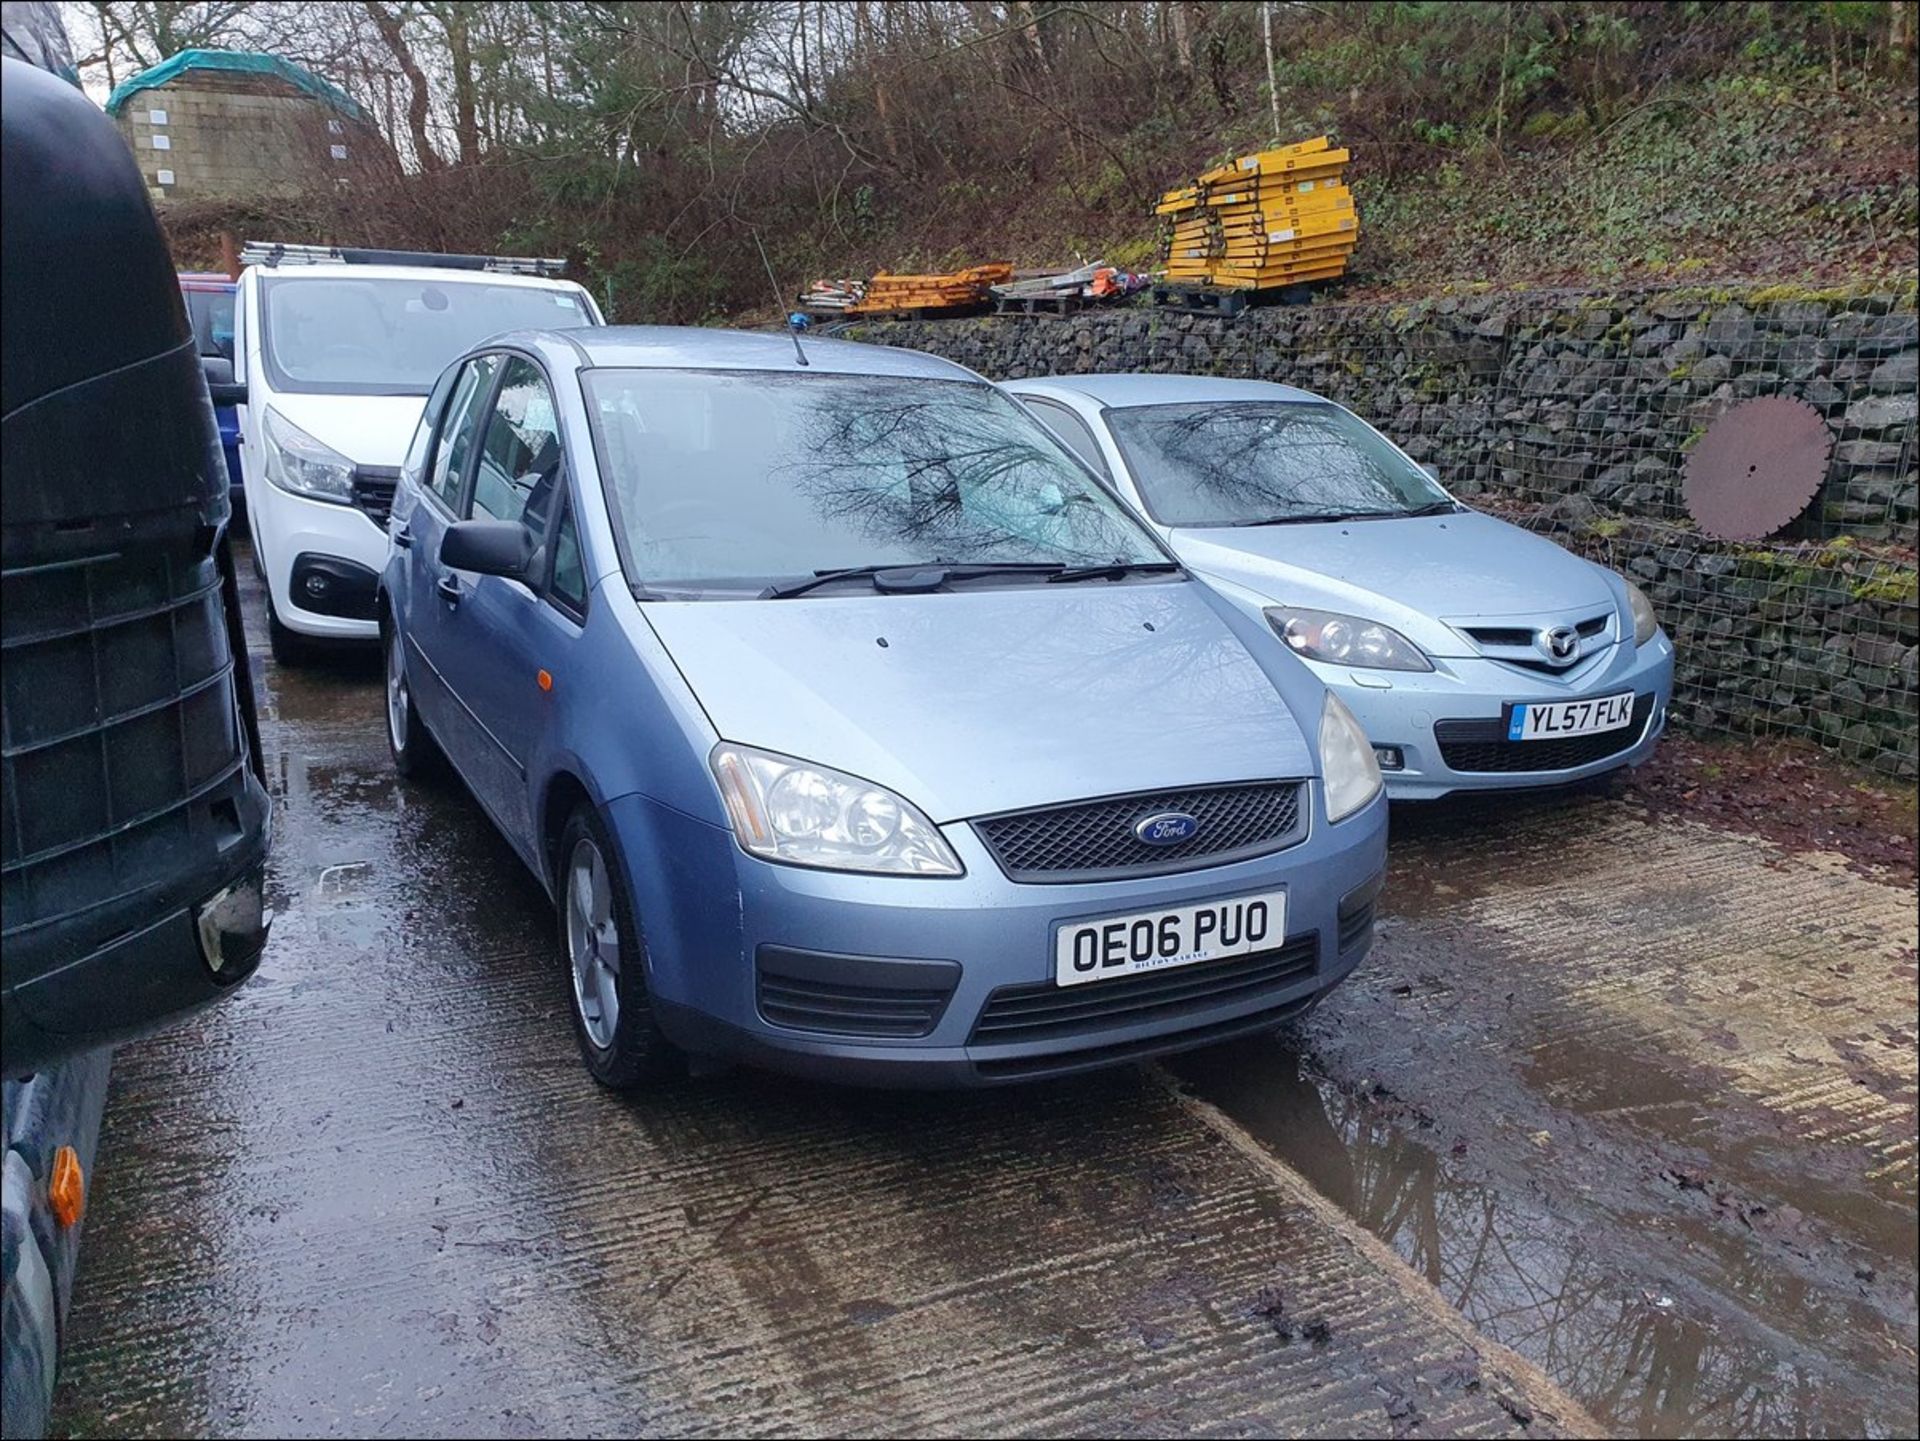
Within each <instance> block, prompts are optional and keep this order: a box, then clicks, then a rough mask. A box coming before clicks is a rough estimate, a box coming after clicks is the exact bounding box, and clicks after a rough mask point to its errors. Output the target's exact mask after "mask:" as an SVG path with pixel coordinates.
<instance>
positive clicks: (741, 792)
mask: <svg viewBox="0 0 1920 1441" xmlns="http://www.w3.org/2000/svg"><path fill="white" fill-rule="evenodd" d="M710 761H711V763H712V766H713V777H714V779H715V780H716V781H718V782H719V784H720V799H721V800H722V801H723V802H724V803H725V805H726V808H727V816H728V818H729V819H730V820H731V821H732V822H733V833H734V835H735V836H736V837H737V838H738V839H739V842H740V848H741V849H742V850H744V851H746V852H747V854H749V855H755V856H759V857H761V858H762V859H764V860H769V861H787V862H789V863H791V864H793V865H796V866H819V867H820V868H822V869H823V870H833V871H871V872H878V873H881V874H885V875H905V876H959V875H965V874H966V867H964V866H962V865H961V864H960V858H959V857H958V856H956V855H955V854H954V853H953V848H952V847H951V846H949V845H948V844H947V842H946V838H945V837H944V836H942V835H941V834H940V832H939V830H938V829H937V828H936V827H935V826H934V824H933V822H932V821H930V820H928V819H927V818H926V817H925V816H923V815H921V814H920V812H919V811H917V810H916V809H914V807H913V806H912V804H911V803H909V802H907V801H905V800H902V799H901V798H900V797H899V796H897V795H895V794H894V793H893V792H892V791H890V790H884V789H882V788H881V787H879V786H876V785H873V784H871V783H869V782H867V781H863V780H860V779H858V778H857V777H855V776H850V775H843V774H841V773H840V772H839V771H830V770H828V769H827V768H826V767H825V766H812V765H808V764H806V763H805V762H804V761H796V760H791V759H789V758H788V757H786V756H779V755H774V754H772V753H771V752H769V751H761V750H754V749H752V748H750V747H748V746H736V745H729V744H727V743H726V742H724V741H723V742H722V743H721V744H719V745H717V746H715V747H714V748H713V755H712V756H711V757H710Z"/></svg>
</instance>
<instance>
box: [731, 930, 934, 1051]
mask: <svg viewBox="0 0 1920 1441" xmlns="http://www.w3.org/2000/svg"><path fill="white" fill-rule="evenodd" d="M755 973H756V982H757V984H756V987H755V989H756V992H757V995H756V1000H757V1001H758V1003H759V1007H760V1016H761V1019H762V1020H764V1021H766V1022H767V1023H768V1024H769V1025H774V1026H785V1027H787V1028H788V1029H790V1030H795V1031H817V1032H819V1033H821V1034H823V1035H835V1036H874V1037H892V1038H907V1037H913V1036H925V1035H929V1034H931V1033H932V1031H933V1028H934V1027H935V1026H936V1025H938V1024H939V1022H940V1017H941V1015H942V1014H943V1013H944V1012H945V1011H946V1009H947V1001H948V1000H949V999H950V998H951V997H952V995H953V988H954V985H955V984H956V983H957V982H958V981H959V979H960V967H959V966H958V965H957V964H955V963H954V962H952V961H918V962H916V961H887V960H878V959H868V958H863V957H859V956H827V955H820V954H816V953H813V952H808V951H795V950H790V949H788V948H786V947H782V946H763V947H761V949H760V953H759V958H758V964H757V966H756V968H755Z"/></svg>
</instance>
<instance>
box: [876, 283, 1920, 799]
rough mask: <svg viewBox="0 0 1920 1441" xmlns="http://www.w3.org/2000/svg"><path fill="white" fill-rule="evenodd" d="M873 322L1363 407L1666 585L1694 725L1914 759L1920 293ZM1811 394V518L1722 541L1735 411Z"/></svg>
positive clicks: (894, 334) (1507, 497)
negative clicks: (1717, 423)
mask: <svg viewBox="0 0 1920 1441" xmlns="http://www.w3.org/2000/svg"><path fill="white" fill-rule="evenodd" d="M847 334H849V335H850V336H851V337H853V338H857V339H864V340H870V341H875V342H879V343H882V344H889V345H904V346H909V347H911V348H914V349H919V350H929V351H933V352H935V353H937V354H940V355H945V356H947V357H949V358H951V359H953V360H957V361H959V362H960V363H962V364H964V365H968V366H971V367H973V368H974V369H975V370H978V371H980V372H982V373H983V374H985V375H988V376H991V377H993V378H994V379H1011V378H1017V377H1021V376H1034V375H1049V374H1060V373H1068V372H1076V371H1081V372H1084V371H1105V370H1151V371H1171V372H1183V373H1190V374H1206V375H1225V376H1238V377H1251V378H1256V379H1261V380H1274V381H1280V382H1283V383H1286V384H1290V385H1298V386H1301V387H1304V388H1305V389H1308V390H1312V391H1316V392H1318V393H1319V394H1322V395H1326V396H1329V397H1331V398H1333V399H1335V400H1338V401H1340V402H1341V403H1342V404H1344V405H1347V406H1349V407H1350V408H1351V409H1353V410H1354V411H1356V412H1357V413H1358V414H1360V415H1362V416H1365V417H1366V418H1367V419H1368V420H1370V421H1372V422H1373V423H1374V424H1376V425H1378V426H1379V427H1380V428H1381V429H1383V430H1384V431H1386V432H1387V434H1389V435H1390V436H1392V437H1393V438H1394V439H1395V440H1396V441H1398V442H1400V444H1401V445H1402V446H1404V447H1405V448H1406V449H1407V451H1408V452H1409V453H1410V454H1412V455H1413V456H1414V457H1415V458H1416V459H1418V460H1422V461H1425V462H1428V463H1431V464H1433V465H1434V466H1435V467H1436V468H1437V469H1438V470H1439V473H1440V476H1441V479H1442V480H1443V481H1445V483H1446V484H1447V485H1448V486H1449V487H1450V488H1451V489H1452V490H1453V491H1454V493H1455V494H1456V495H1459V496H1462V497H1464V498H1467V499H1468V500H1469V501H1470V503H1472V504H1473V505H1475V506H1478V507H1480V508H1482V509H1485V510H1489V511H1492V512H1494V513H1496V514H1500V515H1503V516H1505V517H1507V518H1508V519H1510V520H1513V521H1516V522H1518V523H1520V524H1522V525H1526V526H1529V527H1530V528H1533V529H1536V530H1539V531H1542V532H1544V533H1546V534H1549V535H1551V536H1553V538H1554V539H1556V540H1558V541H1559V542H1560V543H1561V544H1563V545H1567V546H1569V547H1571V548H1573V549H1575V550H1578V551H1580V552H1581V553H1582V554H1585V555H1589V556H1591V557H1592V558H1594V559H1595V560H1599V561H1602V562H1604V563H1605V564H1608V565H1611V566H1613V567H1615V568H1616V569H1618V570H1621V571H1623V572H1625V573H1626V574H1628V575H1630V576H1632V577H1633V578H1634V579H1635V580H1637V581H1638V582H1639V583H1640V584H1641V585H1642V586H1644V587H1645V588H1646V590H1647V592H1648V594H1649V595H1651V596H1652V597H1653V600H1654V603H1655V605H1656V606H1657V607H1658V608H1659V610H1660V613H1661V618H1662V620H1663V621H1664V622H1665V624H1666V626H1667V629H1668V631H1669V632H1670V633H1671V634H1672V636H1673V638H1674V641H1675V644H1676V645H1677V646H1678V648H1679V675H1678V684H1677V695H1676V701H1677V705H1676V718H1677V719H1678V720H1679V721H1680V723H1681V724H1683V725H1685V726H1687V727H1688V728H1690V729H1692V730H1694V731H1696V732H1702V733H1722V734H1739V735H1780V736H1801V737H1809V738H1812V739H1814V740H1817V741H1820V742H1822V743H1823V744H1826V745H1829V746H1832V747H1834V748H1835V749H1838V750H1840V751H1841V752H1843V753H1844V754H1846V755H1847V756H1849V757H1850V758H1853V759H1855V760H1859V761H1864V762H1867V763H1869V764H1871V765H1873V766H1874V767H1876V768H1877V769H1879V770H1882V771H1885V772H1887V773H1889V774H1892V775H1897V776H1905V777H1911V776H1913V775H1915V773H1916V760H1915V753H1916V731H1917V729H1920V727H1917V726H1916V718H1915V709H1916V692H1917V690H1920V686H1917V685H1916V665H1917V658H1916V642H1917V641H1920V609H1917V608H1916V567H1915V556H1914V541H1915V519H1916V508H1917V500H1916V453H1915V443H1914V432H1915V417H1916V413H1920V401H1917V400H1916V395H1915V385H1916V380H1915V365H1916V361H1917V360H1920V333H1917V331H1916V320H1915V315H1914V308H1913V299H1912V297H1911V296H1907V297H1903V298H1900V299H1897V300H1896V299H1895V298H1893V297H1889V296H1868V297H1857V298H1831V299H1829V298H1810V297H1807V296H1804V295H1797V294H1791V293H1786V292H1783V291H1780V290H1775V291H1766V290H1760V291H1752V292H1745V293H1739V292H1727V291H1724V290H1720V291H1707V290H1698V291H1666V292H1656V293H1641V294H1619V293H1606V294H1600V293H1592V292H1580V293H1560V292H1555V293H1533V294H1519V295H1512V294H1509V295H1501V294H1495V293H1490V292H1489V293H1483V294H1471V295H1462V296H1447V297H1442V298H1439V299H1434V300H1428V301H1422V302H1419V303H1417V304H1411V305H1388V304H1381V305H1326V304H1321V305H1313V306H1298V307H1287V306H1280V307H1271V308H1264V309H1253V310H1248V311H1245V312H1243V313H1242V314H1240V315H1238V316H1233V317H1220V316H1214V315H1189V314H1183V313H1180V312H1175V311H1167V310H1156V309H1153V308H1150V307H1146V306H1142V305H1135V306H1130V307H1127V308H1125V309H1113V310H1095V311H1088V312H1083V313H1081V314H1078V315H1071V316H1064V317H1059V316H1020V317H991V318H983V319H973V320H929V321H903V322H892V323H878V324H869V325H864V326H860V327H857V328H854V329H851V330H849V331H848V332H847ZM1761 395H1788V396H1793V397H1796V398H1798V399H1802V400H1805V401H1806V402H1807V403H1809V404H1810V405H1812V406H1813V407H1814V408H1815V409H1817V410H1818V411H1819V412H1820V414H1821V415H1822V416H1824V417H1825V418H1826V421H1827V424H1828V426H1829V427H1830V428H1831V430H1832V431H1833V435H1834V441H1835V444H1834V449H1833V458H1832V463H1831V466H1830V469H1829V472H1828V475H1827V477H1826V480H1825V483H1824V485H1823V487H1822V489H1821V491H1820V493H1819V495H1818V496H1817V497H1816V498H1815V500H1814V503H1813V504H1812V505H1811V506H1810V507H1809V508H1808V510H1807V512H1806V513H1805V514H1804V515H1803V516H1802V517H1801V518H1800V519H1799V520H1797V521H1795V522H1794V523H1793V524H1792V525H1791V526H1789V527H1788V528H1787V530H1786V531H1784V532H1782V533H1781V534H1780V535H1778V536H1775V537H1773V538H1771V539H1769V540H1766V541H1763V542H1758V543H1735V542H1727V541H1717V540H1712V539H1710V538H1708V537H1706V536H1703V535H1702V534H1701V533H1700V532H1699V530H1698V528H1697V527H1696V526H1695V525H1694V524H1693V522H1692V521H1691V520H1690V519H1689V517H1688V516H1687V512H1686V505H1685V502H1684V499H1683V496H1682V481H1683V467H1684V465H1685V463H1686V456H1687V452H1688V451H1689V450H1690V449H1691V448H1692V446H1693V445H1695V444H1697V443H1698V442H1699V440H1700V439H1701V437H1702V436H1704V435H1705V434H1706V430H1707V427H1708V426H1709V425H1711V424H1712V423H1713V421H1714V420H1715V418H1717V417H1718V416H1719V415H1720V414H1721V412H1723V411H1724V410H1725V409H1726V408H1727V407H1728V406H1730V405H1732V404H1734V403H1735V402H1737V401H1740V400H1745V399H1748V398H1751V397H1754V396H1761Z"/></svg>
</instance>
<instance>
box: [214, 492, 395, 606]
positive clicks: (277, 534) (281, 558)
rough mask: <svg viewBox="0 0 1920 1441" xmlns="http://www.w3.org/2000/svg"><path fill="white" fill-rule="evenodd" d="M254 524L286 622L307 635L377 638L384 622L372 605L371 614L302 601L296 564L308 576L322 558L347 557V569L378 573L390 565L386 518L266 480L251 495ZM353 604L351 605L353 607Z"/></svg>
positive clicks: (269, 583) (256, 543)
mask: <svg viewBox="0 0 1920 1441" xmlns="http://www.w3.org/2000/svg"><path fill="white" fill-rule="evenodd" d="M247 524H248V528H249V529H250V530H251V532H252V534H253V544H254V548H255V550H256V551H257V553H258V554H259V556H260V560H261V564H262V566H263V568H264V569H265V571H266V573H267V586H268V589H269V590H270V591H271V593H272V595H273V613H274V615H275V616H276V617H277V618H278V619H279V621H280V624H282V625H284V626H285V627H287V629H289V630H292V631H297V632H299V633H300V634H301V635H309V636H317V637H320V638H322V639H328V640H377V639H379V636H380V624H379V621H378V620H376V619H375V618H374V616H373V612H372V610H371V607H368V608H367V610H366V613H365V614H359V613H353V614H346V615H341V614H328V613H326V612H325V611H322V610H318V609H310V608H309V606H308V605H304V604H302V603H301V602H302V600H303V598H304V593H303V591H302V587H301V586H300V585H297V584H295V579H296V576H295V572H296V569H298V570H300V571H301V573H302V576H301V578H304V576H305V574H306V573H307V572H310V571H311V570H312V569H313V568H314V566H315V564H316V562H322V563H324V562H325V561H327V560H332V561H339V562H345V563H346V566H347V567H350V568H351V569H350V570H345V569H343V570H342V571H341V574H342V575H343V576H346V575H358V574H361V573H364V574H365V575H366V576H367V588H368V594H369V597H370V596H371V587H372V584H373V578H374V577H377V576H378V575H379V574H380V572H381V571H382V570H384V569H385V568H386V563H387V551H388V549H389V542H388V539H387V532H386V528H385V526H384V524H382V523H381V522H379V521H376V520H375V519H374V518H373V517H372V516H371V515H369V514H368V513H367V512H366V511H364V510H361V509H360V508H359V507H358V506H352V505H332V504H329V503H328V502H326V501H320V500H309V499H307V498H306V497H305V496H300V495H290V494H288V493H287V492H286V491H284V490H281V489H279V488H278V487H277V486H274V485H271V484H269V483H267V482H266V481H261V482H259V483H258V484H257V485H255V486H254V487H253V488H252V490H251V491H250V493H249V496H248V516H247ZM350 609H351V608H350Z"/></svg>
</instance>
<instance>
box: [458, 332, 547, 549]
mask: <svg viewBox="0 0 1920 1441" xmlns="http://www.w3.org/2000/svg"><path fill="white" fill-rule="evenodd" d="M560 473H561V472H560V427H559V422H558V421H557V420H556V419H555V417H554V413H553V393H552V392H551V391H550V390H549V389H548V388H547V378H546V376H544V375H542V374H541V373H540V367H539V366H537V365H535V364H534V363H533V362H532V361H530V360H524V359H522V358H521V357H519V356H510V357H508V359H507V368H506V371H505V373H504V374H503V375H502V376H501V378H500V393H499V397H498V398H497V399H496V400H495V401H494V405H493V414H492V416H491V417H490V418H489V420H488V421H487V430H486V439H485V441H484V443H483V444H482V445H481V447H480V462H479V466H478V468H476V469H475V471H474V474H473V514H474V515H475V516H476V517H477V516H487V517H489V518H491V519H493V520H517V521H521V522H523V523H524V524H525V525H527V526H528V527H529V528H530V529H532V530H533V532H534V533H535V534H536V535H540V534H544V533H545V531H546V528H547V513H548V512H549V511H550V510H551V509H552V508H553V499H554V495H555V493H556V491H557V490H558V488H559V484H560Z"/></svg>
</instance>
